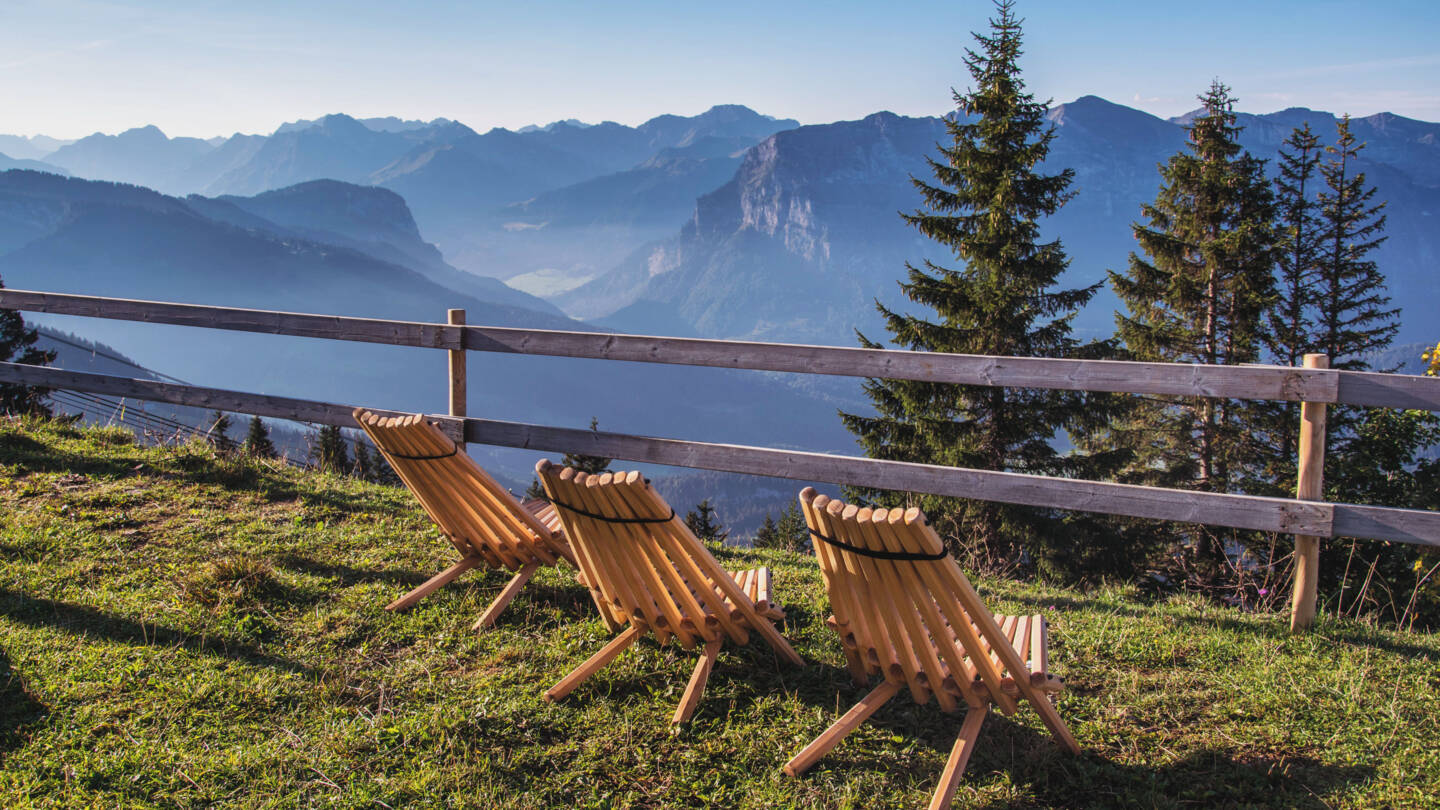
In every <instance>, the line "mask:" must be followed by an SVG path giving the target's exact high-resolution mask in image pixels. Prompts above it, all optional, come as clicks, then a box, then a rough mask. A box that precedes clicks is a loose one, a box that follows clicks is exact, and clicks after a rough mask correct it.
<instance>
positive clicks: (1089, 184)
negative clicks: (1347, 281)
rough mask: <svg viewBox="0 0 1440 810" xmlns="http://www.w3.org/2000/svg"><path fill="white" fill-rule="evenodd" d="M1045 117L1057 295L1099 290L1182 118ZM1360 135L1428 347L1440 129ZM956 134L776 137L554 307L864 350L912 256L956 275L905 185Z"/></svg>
mask: <svg viewBox="0 0 1440 810" xmlns="http://www.w3.org/2000/svg"><path fill="white" fill-rule="evenodd" d="M1049 117H1050V121H1051V123H1053V124H1054V126H1055V127H1056V132H1057V137H1056V139H1055V141H1054V142H1053V145H1052V150H1051V154H1050V158H1049V160H1048V161H1047V163H1046V165H1045V167H1044V168H1045V169H1046V170H1048V171H1060V170H1062V169H1066V168H1068V169H1072V170H1073V171H1074V173H1075V177H1074V184H1073V185H1072V190H1073V191H1074V192H1075V196H1074V198H1073V199H1072V200H1071V201H1070V202H1069V203H1068V204H1067V205H1066V206H1065V207H1064V208H1063V209H1061V211H1060V212H1059V213H1058V214H1057V215H1056V216H1054V217H1051V218H1050V219H1048V220H1046V221H1045V222H1044V223H1043V224H1042V229H1043V230H1042V233H1043V235H1044V236H1045V238H1058V239H1060V240H1061V241H1062V243H1063V245H1064V246H1065V248H1066V251H1067V253H1068V255H1069V256H1070V258H1071V266H1070V269H1069V270H1068V271H1067V275H1066V276H1065V278H1064V279H1062V283H1064V284H1067V285H1070V286H1081V285H1089V284H1093V283H1096V282H1099V281H1102V280H1103V279H1104V278H1105V271H1106V269H1107V268H1109V269H1117V270H1118V269H1121V268H1123V267H1124V266H1125V264H1126V262H1127V257H1128V255H1129V253H1130V252H1131V251H1133V250H1135V249H1136V247H1135V242H1134V238H1133V233H1132V228H1131V224H1132V223H1133V222H1134V221H1136V220H1137V219H1139V218H1140V205H1141V204H1142V203H1145V202H1149V201H1151V200H1153V199H1154V196H1155V193H1156V190H1157V189H1158V188H1159V184H1160V176H1159V173H1158V171H1157V165H1158V164H1160V163H1163V162H1164V161H1166V160H1168V159H1169V157H1170V156H1171V155H1172V154H1174V153H1175V152H1176V151H1178V150H1180V149H1181V148H1183V146H1184V143H1185V130H1184V127H1183V124H1184V123H1185V122H1184V121H1183V120H1181V121H1165V120H1162V119H1159V118H1156V117H1154V116H1151V115H1148V114H1146V113H1143V112H1140V111H1137V110H1133V109H1130V108H1127V107H1124V106H1121V105H1118V104H1112V103H1110V102H1107V101H1105V100H1103V99H1099V98H1096V97H1093V96H1086V97H1083V98H1080V99H1078V100H1076V101H1075V102H1073V103H1071V104H1064V105H1059V106H1057V107H1055V108H1054V109H1052V110H1051V111H1050V113H1049ZM1304 120H1310V121H1311V125H1312V127H1313V128H1314V129H1315V130H1316V131H1317V132H1319V133H1320V134H1321V135H1322V138H1328V137H1330V136H1331V135H1332V134H1333V131H1334V119H1333V117H1332V116H1330V115H1328V114H1326V113H1313V112H1311V111H1305V110H1287V111H1284V112H1282V113H1275V114H1273V115H1269V116H1245V122H1246V123H1248V124H1249V126H1248V128H1247V129H1246V131H1245V133H1244V135H1243V138H1242V140H1243V142H1244V144H1245V146H1246V147H1247V148H1249V149H1250V150H1251V151H1252V152H1254V153H1255V154H1257V155H1259V156H1261V157H1273V155H1274V150H1275V147H1276V146H1277V145H1278V144H1279V142H1280V140H1282V139H1283V138H1284V137H1285V136H1287V135H1288V134H1289V132H1290V129H1291V128H1292V127H1293V126H1295V125H1297V124H1298V123H1300V122H1301V121H1304ZM1364 126H1365V127H1366V132H1368V133H1369V135H1370V137H1371V138H1372V140H1371V141H1370V144H1371V145H1370V147H1368V148H1367V152H1366V153H1365V158H1366V159H1365V160H1364V161H1363V162H1362V166H1361V168H1362V170H1364V171H1366V172H1368V174H1369V178H1370V182H1372V183H1374V184H1376V185H1377V186H1378V187H1379V188H1380V194H1379V196H1380V197H1381V198H1382V199H1389V200H1390V207H1389V209H1388V213H1389V215H1390V225H1389V229H1388V231H1387V232H1388V234H1389V235H1390V237H1391V238H1390V240H1389V241H1388V242H1386V243H1385V245H1384V247H1383V248H1382V250H1381V252H1380V256H1379V261H1380V262H1381V265H1382V267H1384V268H1385V270H1386V272H1387V273H1388V275H1389V277H1390V288H1391V293H1392V295H1393V297H1394V299H1395V301H1396V303H1398V304H1401V305H1403V306H1405V307H1406V315H1405V316H1404V317H1405V326H1404V333H1408V334H1410V335H1412V336H1413V339H1420V337H1421V335H1420V331H1422V330H1423V329H1426V328H1429V327H1428V326H1426V324H1425V320H1426V319H1427V318H1426V315H1425V313H1428V312H1431V311H1435V310H1436V308H1440V284H1436V283H1435V278H1436V276H1435V272H1436V271H1435V269H1434V268H1435V261H1436V253H1437V247H1440V231H1437V229H1436V228H1434V226H1433V222H1434V217H1435V216H1440V189H1437V188H1436V187H1435V185H1434V184H1431V183H1430V181H1429V178H1430V177H1431V175H1432V174H1433V173H1435V172H1440V154H1437V153H1436V151H1435V147H1434V143H1435V139H1436V132H1437V131H1440V126H1437V125H1429V124H1423V123H1422V122H1411V121H1405V120H1404V119H1398V120H1397V119H1396V118H1395V117H1394V116H1374V117H1372V118H1371V119H1365V123H1364ZM948 140H949V136H948V134H947V133H946V132H945V130H944V125H943V122H942V121H941V120H940V119H934V118H902V117H900V116H895V115H891V114H889V113H877V114H875V115H872V116H869V117H867V118H865V119H863V120H861V121H849V122H838V123H835V124H828V125H823V126H810V127H800V128H798V129H794V130H790V131H786V132H780V133H777V134H775V135H773V136H771V137H770V138H768V139H766V140H765V141H763V142H762V143H760V144H758V145H757V146H755V147H753V148H752V149H751V150H750V151H749V152H747V153H746V156H745V159H744V161H743V162H742V163H741V165H740V167H739V168H738V170H737V171H736V174H735V176H734V177H733V178H732V179H731V180H730V182H729V183H727V184H726V185H725V186H723V187H721V188H720V189H718V190H716V191H714V192H712V193H710V194H707V195H705V196H702V197H701V198H700V199H699V200H698V201H697V203H696V206H695V213H694V216H693V217H692V218H691V220H690V222H688V223H687V224H685V225H684V226H683V227H682V228H681V229H680V230H679V232H678V233H676V234H675V235H673V236H671V237H669V238H668V239H665V240H662V241H659V242H657V243H655V244H652V245H650V246H647V247H645V248H643V249H641V250H639V251H637V252H636V253H634V254H632V255H631V256H630V257H628V258H627V259H626V260H625V261H624V262H622V263H621V264H620V265H619V266H617V267H616V268H615V269H614V270H613V271H611V272H610V273H608V274H606V275H604V276H601V277H599V278H597V279H595V280H593V281H591V282H590V283H588V284H586V285H584V286H582V287H580V288H577V289H575V290H573V291H570V292H568V293H566V294H564V295H561V296H558V297H556V298H555V299H554V300H555V301H556V302H557V303H559V304H560V305H561V307H562V308H563V309H565V310H566V311H567V312H570V313H572V314H574V315H577V316H579V317H585V318H592V319H593V318H598V319H602V320H603V321H604V322H606V323H608V324H611V325H613V326H615V327H616V328H621V329H627V330H631V331H640V332H647V331H656V329H655V327H657V326H659V325H662V324H667V323H668V324H673V323H677V322H678V323H684V324H689V325H691V327H692V328H693V330H694V331H695V333H697V334H700V335H704V336H708V337H764V338H773V339H778V340H789V341H819V342H829V343H838V344H843V345H853V342H854V336H853V332H854V330H855V329H857V328H858V329H861V330H862V331H865V332H866V333H867V334H871V335H872V336H879V335H880V334H883V333H882V332H880V331H879V329H878V320H877V318H876V316H875V314H874V308H873V302H874V300H876V299H879V300H881V301H883V302H885V303H886V304H887V305H890V306H902V307H903V306H904V304H905V302H904V301H903V300H901V299H900V296H899V295H898V292H897V288H896V281H897V280H898V279H900V278H902V277H903V275H904V272H905V264H906V263H907V262H909V263H916V264H918V263H919V262H922V261H925V260H933V261H936V262H937V263H939V264H941V265H942V266H951V267H953V266H956V264H957V261H958V260H957V259H956V258H955V257H954V256H952V255H949V254H948V252H947V251H937V246H935V245H934V244H933V243H930V242H928V241H927V240H924V239H921V238H919V237H918V235H917V234H916V233H915V232H914V231H913V229H910V228H909V227H907V226H905V225H904V224H903V222H902V221H901V219H900V217H899V216H897V212H900V211H909V210H913V209H914V208H916V207H917V206H918V205H919V204H920V202H921V201H920V197H919V194H918V192H917V191H916V190H915V189H914V187H913V184H912V183H911V177H920V178H924V179H927V180H928V179H929V178H931V177H932V176H933V174H932V172H931V171H930V169H929V167H928V165H927V164H926V162H925V159H926V158H927V157H929V156H933V155H935V154H936V143H937V142H946V141H948ZM1390 161H1393V162H1390ZM1272 163H1273V161H1272ZM1114 308H1115V299H1114V298H1113V296H1111V295H1110V294H1109V293H1108V291H1102V293H1101V294H1100V295H1098V296H1097V297H1096V300H1095V301H1094V302H1093V303H1092V304H1091V306H1090V307H1089V308H1088V309H1087V310H1086V311H1085V312H1083V313H1082V314H1081V316H1080V317H1079V318H1078V319H1077V320H1076V327H1077V329H1078V330H1079V331H1080V332H1082V333H1087V334H1093V335H1104V334H1109V332H1110V331H1111V329H1112V328H1113V320H1112V312H1113V310H1114Z"/></svg>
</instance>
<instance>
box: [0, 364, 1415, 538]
mask: <svg viewBox="0 0 1440 810" xmlns="http://www.w3.org/2000/svg"><path fill="white" fill-rule="evenodd" d="M0 381H5V382H13V383H22V384H25V385H35V386H43V387H47V388H67V389H72V390H78V391H88V392H91V393H96V394H107V395H111V396H125V397H134V398H137V399H145V400H154V401H160V402H169V403H172V404H176V405H192V406H195V407H202V408H213V409H217V410H224V411H233V412H238V413H248V414H253V415H257V416H268V417H272V418H281V419H294V420H297V421H303V422H315V423H320V424H326V425H339V426H341V427H350V428H354V427H356V424H355V421H354V418H353V417H352V416H351V410H352V406H349V405H338V404H334V403H328V402H317V401H313V400H305V399H294V398H290V397H275V396H267V395H262V394H251V393H244V392H239V391H226V390H221V389H215V388H204V387H200V386H192V385H180V384H176V383H162V382H153V381H149V380H136V379H130V378H127V377H115V376H110V375H105V374H91V373H88V372H76V371H62V370H58V369H50V368H43V367H39V366H26V365H19V364H16V363H0ZM377 412H378V413H384V414H389V415H398V414H399V413H400V412H397V411H388V410H387V411H377ZM427 418H429V419H431V420H433V421H434V422H435V423H436V424H437V425H439V426H440V427H441V429H442V430H444V431H445V432H446V434H447V435H449V436H450V437H451V438H452V439H454V440H456V441H469V442H476V443H480V444H489V445H498V446H502V447H516V448H522V449H529V450H538V451H547V452H580V453H586V454H591V455H598V456H608V457H610V458H616V459H624V460H627V461H636V462H645V463H653V464H665V465H671V466H680V467H693V468H698V469H707V470H717V471H722V472H733V473H748V474H752V475H764V476H770V477H775V478H789V479H794V480H799V481H810V482H828V483H834V484H851V485H858V486H866V487H874V488H878V489H889V490H897V491H906V492H922V493H929V494H934V495H947V496H953V497H961V498H976V499H983V500H992V501H1000V502H1004V503H1016V504H1026V505H1030V506H1040V507H1048V508H1056V509H1073V510H1080V511H1089V512H1099V513H1102V514H1110V515H1123V516H1128V517H1138V518H1150V519H1156V520H1171V521H1179V522H1184V523H1205V524H1210V525H1215V526H1229V527H1233V528H1239V529H1252V530H1257V531H1273V532H1281V533H1291V534H1305V535H1313V536H1317V537H1359V538H1369V539H1375V540H1393V541H1397V542H1402V543H1411V544H1417V545H1426V546H1434V547H1440V513H1435V512H1426V511H1420V510H1414V509H1395V508H1391V507H1379V506H1355V505H1352V504H1332V503H1324V502H1310V501H1296V500H1290V499H1286V498H1263V497H1256V496H1251V495H1229V494H1221V493H1213V492H1194V491H1189V490H1173V489H1160V488H1154V487H1141V486H1132V485H1127V484H1113V483H1106V482H1098V481H1082V480H1076V479H1068V478H1049V477H1046V476H1038V475H1022V474H1018V473H1005V472H992V471H988V470H973V469H965V468H956V467H941V466H935V465H930V464H914V463H908V462H900V461H880V460H876V459H867V458H858V457H854V456H836V455H829V454H825V453H810V452H798V451H788V450H774V449H769V448H761V447H748V446H744V445H729V444H715V443H709V442H694V441H684V440H679V439H661V438H654V437H648V436H634V435H628V434H622V433H609V432H597V431H590V430H583V429H576V428H557V427H544V426H539V425H529V424H524V423H520V422H506V421H499V420H492V419H478V418H474V417H453V416H430V417H427Z"/></svg>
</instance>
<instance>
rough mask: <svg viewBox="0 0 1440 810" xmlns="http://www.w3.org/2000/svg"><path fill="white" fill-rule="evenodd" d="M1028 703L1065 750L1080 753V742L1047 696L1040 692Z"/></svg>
mask: <svg viewBox="0 0 1440 810" xmlns="http://www.w3.org/2000/svg"><path fill="white" fill-rule="evenodd" d="M1036 691H1037V692H1038V691H1039V690H1036ZM1030 705H1032V706H1034V707H1035V711H1036V712H1037V713H1038V714H1039V715H1040V721H1041V722H1043V723H1044V724H1045V727H1046V728H1048V729H1050V733H1051V734H1053V735H1055V739H1056V741H1057V742H1059V743H1060V745H1061V746H1063V747H1064V748H1065V750H1066V751H1069V752H1070V753H1072V754H1078V753H1080V743H1078V742H1076V741H1075V736H1074V735H1073V734H1071V733H1070V727H1069V726H1067V725H1065V721H1064V720H1063V719H1062V718H1061V717H1060V712H1058V711H1056V709H1055V704H1053V703H1051V702H1050V700H1049V698H1048V697H1046V696H1045V695H1044V694H1041V695H1040V696H1039V697H1038V698H1034V699H1031V700H1030Z"/></svg>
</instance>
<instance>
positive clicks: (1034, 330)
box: [841, 0, 1099, 565]
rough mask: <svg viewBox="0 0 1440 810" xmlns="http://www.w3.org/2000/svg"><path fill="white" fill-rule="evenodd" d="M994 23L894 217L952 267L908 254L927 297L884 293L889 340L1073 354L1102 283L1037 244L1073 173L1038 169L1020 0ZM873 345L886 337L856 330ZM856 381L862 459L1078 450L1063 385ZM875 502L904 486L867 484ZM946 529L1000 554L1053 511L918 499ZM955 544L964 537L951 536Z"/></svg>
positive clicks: (852, 418) (1049, 133) (967, 543)
mask: <svg viewBox="0 0 1440 810" xmlns="http://www.w3.org/2000/svg"><path fill="white" fill-rule="evenodd" d="M995 5H996V10H997V15H996V16H995V17H994V18H992V19H991V20H990V32H989V35H988V36H987V35H981V34H978V33H977V34H975V35H974V36H975V39H976V41H977V42H978V44H979V47H978V49H977V50H970V51H967V52H966V58H965V63H966V66H967V67H968V68H969V71H970V75H971V78H972V80H973V82H974V86H973V88H972V89H970V90H969V91H967V92H966V93H964V94H961V93H958V92H955V93H953V98H954V100H955V103H956V105H957V107H958V112H957V114H956V115H954V116H950V117H948V118H947V119H946V121H945V126H946V130H947V132H948V134H949V136H950V139H951V145H949V146H941V147H939V156H938V158H930V159H929V164H930V168H931V171H932V172H933V174H934V182H933V183H932V182H927V181H925V180H921V179H918V178H912V182H913V183H914V184H915V187H916V188H917V189H918V190H919V191H920V194H921V197H922V199H923V201H924V205H925V207H924V208H922V209H920V210H916V211H914V212H913V213H911V214H902V216H903V217H904V220H905V221H906V222H907V223H909V224H910V225H912V226H913V227H915V228H916V229H917V230H918V231H919V232H920V233H922V234H924V235H925V236H926V237H928V238H930V239H932V240H934V241H935V242H936V243H938V244H939V245H942V246H944V247H945V248H947V249H948V250H950V251H951V252H952V253H953V254H954V257H955V259H956V260H957V262H958V264H959V266H958V267H957V268H949V267H944V266H941V265H938V264H935V263H933V262H930V261H925V262H924V263H923V266H921V267H917V266H915V265H914V264H909V263H907V264H906V269H907V271H908V274H907V280H906V281H903V282H901V283H900V288H901V290H902V291H903V292H904V294H905V296H906V297H907V298H908V299H909V300H910V301H913V302H914V303H916V304H920V305H922V306H923V307H925V308H927V309H929V310H930V311H931V313H933V314H932V315H930V316H927V317H922V316H920V315H914V314H910V313H906V312H899V311H895V310H891V309H889V308H887V307H885V306H883V305H881V304H880V303H879V302H876V307H877V309H878V310H879V312H880V314H881V315H882V316H883V317H884V321H885V325H886V328H887V330H888V331H889V332H890V335H891V342H892V343H893V344H894V345H896V346H898V347H902V348H906V349H911V350H916V351H938V352H958V353H966V354H987V355H1018V356H1027V357H1071V356H1077V355H1080V354H1083V353H1085V351H1087V350H1088V351H1090V352H1091V353H1098V352H1097V347H1095V346H1093V345H1092V346H1089V347H1081V346H1080V345H1079V344H1078V343H1077V341H1076V340H1075V339H1074V338H1072V337H1071V328H1070V321H1071V319H1072V318H1073V317H1074V315H1075V313H1076V312H1077V310H1078V309H1079V308H1080V307H1082V306H1083V305H1084V304H1085V303H1086V302H1088V301H1089V300H1090V298H1091V297H1092V296H1093V295H1094V294H1095V292H1096V290H1097V289H1098V287H1099V285H1098V284H1097V285H1095V286H1093V287H1087V288H1082V289H1064V290H1062V289H1056V281H1057V279H1058V278H1059V277H1060V275H1061V274H1062V273H1063V272H1064V271H1065V269H1066V267H1067V265H1068V263H1069V260H1068V259H1067V258H1066V256H1065V252H1064V250H1063V249H1062V247H1061V245H1060V243H1059V242H1058V241H1048V242H1047V241H1042V239H1041V235H1040V220H1041V219H1042V218H1044V217H1046V216H1049V215H1050V214H1053V213H1055V211H1056V210H1058V209H1059V208H1060V207H1061V206H1062V205H1063V204H1064V203H1065V201H1066V200H1067V199H1069V197H1070V192H1069V191H1068V188H1069V186H1070V183H1071V180H1072V177H1073V174H1074V173H1073V171H1071V170H1068V169H1067V170H1064V171H1061V172H1058V173H1054V174H1042V173H1040V172H1038V171H1037V167H1038V166H1039V164H1040V163H1041V162H1042V161H1043V160H1044V159H1045V157H1046V155H1048V154H1049V151H1050V144H1051V141H1052V140H1053V139H1054V137H1055V131H1054V128H1053V127H1052V126H1048V125H1047V123H1046V118H1045V114H1046V105H1045V104H1043V103H1040V102H1037V101H1036V100H1035V97H1034V96H1033V95H1031V94H1030V93H1027V92H1025V83H1024V81H1023V79H1022V78H1021V75H1020V68H1019V64H1018V60H1019V57H1020V55H1021V47H1020V46H1021V38H1022V37H1021V21H1020V20H1018V19H1017V18H1016V17H1015V14H1014V3H1013V2H1010V0H997V2H996V4H995ZM859 338H860V343H861V344H862V345H863V346H865V347H867V348H880V347H881V344H880V343H878V342H876V341H872V340H870V339H868V338H867V337H865V336H864V335H863V334H862V335H859ZM865 392H866V394H867V395H868V396H869V398H870V400H871V402H872V403H873V406H874V410H875V414H874V415H867V414H849V413H842V414H841V418H842V419H843V420H844V424H845V427H846V428H847V429H848V430H850V432H852V433H854V434H855V435H856V437H857V441H858V442H859V443H860V445H861V446H862V447H864V449H865V452H866V455H868V456H870V457H872V458H882V459H893V460H900V461H914V462H925V463H931V464H943V465H947V466H955V467H971V468H979V469H986V470H1008V471H1015V472H1027V473H1040V474H1052V475H1054V474H1072V473H1074V472H1075V471H1076V470H1077V469H1078V462H1079V459H1078V458H1077V457H1074V456H1068V457H1067V456H1062V455H1061V454H1060V453H1058V452H1057V451H1056V450H1055V448H1054V446H1053V445H1052V439H1053V438H1054V436H1055V435H1056V433H1057V431H1060V430H1063V429H1064V428H1066V427H1067V426H1069V425H1071V424H1073V423H1074V422H1075V421H1076V420H1077V419H1080V418H1082V417H1083V415H1084V409H1085V403H1084V398H1083V397H1082V396H1080V395H1077V394H1074V393H1069V392H1058V391H1040V390H1006V389H1004V388H999V387H981V386H961V385H948V384H939V383H928V382H916V381H897V380H879V379H870V380H867V381H866V382H865ZM859 494H861V495H863V496H868V497H870V498H872V499H874V500H876V501H878V502H880V503H883V504H885V505H892V506H893V505H900V504H902V503H905V502H907V499H905V498H903V497H902V496H898V495H895V494H893V493H885V492H879V491H865V490H861V491H860V492H859ZM908 501H909V502H913V503H916V504H917V505H919V506H921V507H922V508H924V509H925V511H926V512H927V514H928V515H929V516H930V518H931V520H932V522H933V523H935V524H936V526H937V528H938V529H940V531H941V532H942V534H944V535H946V536H948V537H949V538H950V539H951V542H952V544H953V545H956V547H957V549H963V550H965V551H967V552H969V555H968V556H969V557H970V559H971V560H973V561H976V562H986V561H988V562H990V563H992V564H1002V565H1003V564H1010V563H1013V562H1015V561H1016V560H1018V559H1019V558H1020V557H1021V556H1022V554H1023V553H1024V551H1025V550H1027V549H1028V550H1030V551H1034V544H1035V543H1036V542H1037V541H1039V540H1041V539H1043V538H1044V537H1047V536H1055V535H1057V534H1058V533H1057V532H1055V531H1054V529H1055V523H1056V521H1057V520H1058V517H1057V516H1056V515H1054V514H1053V513H1050V512H1047V511H1044V510H1039V509H1033V508H1027V507H1020V506H1013V505H1008V504H998V503H987V502H983V501H968V500H964V501H962V500H955V499H946V498H938V497H933V496H924V497H919V498H913V499H908ZM960 543H963V544H964V545H963V546H961V545H959V544H960Z"/></svg>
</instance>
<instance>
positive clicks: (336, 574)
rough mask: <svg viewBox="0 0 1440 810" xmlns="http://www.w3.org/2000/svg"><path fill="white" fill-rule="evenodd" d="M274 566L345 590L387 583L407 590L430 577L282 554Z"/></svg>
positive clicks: (413, 572) (415, 573) (389, 569)
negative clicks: (332, 582) (358, 586)
mask: <svg viewBox="0 0 1440 810" xmlns="http://www.w3.org/2000/svg"><path fill="white" fill-rule="evenodd" d="M275 565H276V566H278V567H280V568H287V569H289V570H291V571H296V572H299V573H302V574H309V575H311V576H316V577H322V578H325V579H333V580H336V581H338V582H339V583H340V585H341V586H343V587H346V588H348V587H350V586H352V585H363V584H365V583H369V582H388V583H391V584H393V585H399V586H401V587H403V588H405V589H407V590H409V589H413V588H415V587H417V586H419V585H420V584H422V583H424V582H425V580H427V579H429V578H430V577H431V576H432V575H430V574H422V573H420V572H419V571H405V570H400V569H394V568H355V567H353V566H349V565H340V564H339V563H332V562H321V561H319V560H314V559H311V558H309V557H303V556H301V555H299V554H282V555H280V556H279V557H276V558H275Z"/></svg>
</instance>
